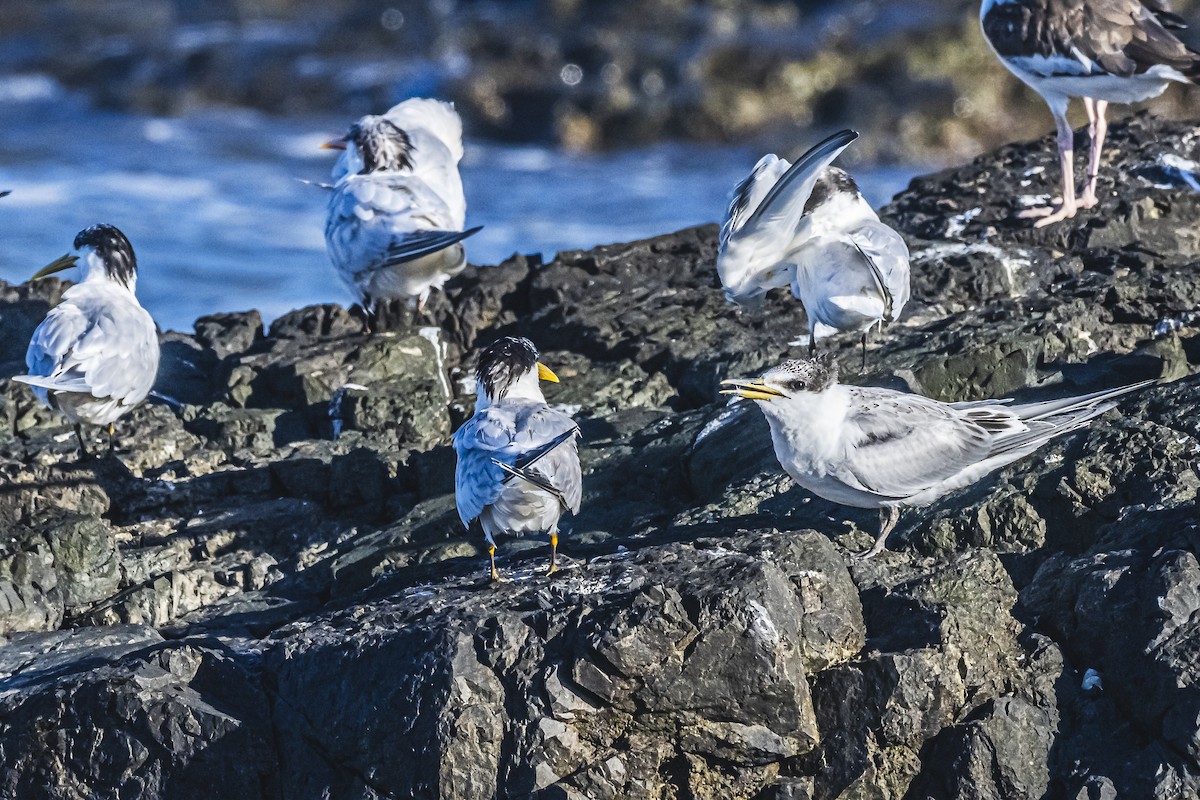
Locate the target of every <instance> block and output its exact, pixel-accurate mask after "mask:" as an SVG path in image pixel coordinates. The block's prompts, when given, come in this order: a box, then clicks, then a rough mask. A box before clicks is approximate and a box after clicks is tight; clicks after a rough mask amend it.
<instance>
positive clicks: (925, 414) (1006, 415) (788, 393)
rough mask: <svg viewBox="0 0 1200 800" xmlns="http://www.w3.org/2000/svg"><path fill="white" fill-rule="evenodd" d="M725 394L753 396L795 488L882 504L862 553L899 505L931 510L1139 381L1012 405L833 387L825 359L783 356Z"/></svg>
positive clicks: (883, 534)
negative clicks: (876, 527) (877, 525)
mask: <svg viewBox="0 0 1200 800" xmlns="http://www.w3.org/2000/svg"><path fill="white" fill-rule="evenodd" d="M722 383H724V384H726V385H728V386H729V387H731V388H729V389H726V390H723V392H722V393H723V394H731V395H736V396H738V397H744V398H747V399H750V400H755V401H757V403H758V406H759V408H761V409H762V411H763V414H764V415H765V416H766V418H767V423H768V424H769V425H770V427H771V441H772V443H773V444H774V446H775V456H776V458H778V459H779V463H780V465H781V466H782V467H783V469H784V471H785V472H787V474H788V475H789V476H791V478H792V480H794V481H795V482H796V483H797V484H799V485H800V486H802V487H803V488H805V489H807V490H808V491H810V492H812V493H813V494H815V495H817V496H819V497H823V498H825V499H826V500H830V501H832V502H834V503H841V504H842V505H847V506H853V507H855V508H878V509H880V530H879V536H878V537H877V538H876V540H875V545H874V547H872V548H871V549H870V550H868V551H867V552H866V553H864V554H863V557H864V558H870V557H872V556H874V555H876V554H877V553H879V552H880V551H882V550H883V549H884V542H885V541H886V540H887V536H888V534H889V533H891V531H892V529H893V528H894V527H895V526H896V522H897V521H898V520H899V519H900V509H901V508H904V507H910V506H927V505H929V504H931V503H933V502H934V501H935V500H937V499H938V498H940V497H942V496H943V495H946V494H949V493H950V492H953V491H954V490H956V489H961V488H963V487H964V486H969V485H970V484H972V483H975V482H976V481H977V480H979V479H980V478H982V477H984V476H985V475H987V474H988V473H990V472H993V471H994V470H996V469H999V468H1000V467H1002V466H1004V465H1006V464H1009V463H1011V462H1013V461H1016V460H1017V459H1019V458H1023V457H1025V456H1027V455H1029V454H1030V453H1032V452H1033V451H1034V450H1037V449H1038V448H1039V447H1041V446H1042V445H1044V444H1046V443H1047V442H1049V441H1050V440H1051V439H1053V438H1055V437H1057V436H1062V435H1063V434H1067V433H1070V432H1071V431H1075V430H1078V429H1080V428H1082V427H1084V426H1086V425H1087V424H1088V423H1089V422H1090V421H1091V420H1092V419H1094V418H1095V417H1097V416H1099V415H1101V414H1103V413H1104V412H1105V411H1107V410H1109V409H1110V408H1113V407H1114V406H1115V405H1116V403H1115V402H1113V401H1114V400H1115V399H1116V398H1118V397H1120V396H1122V395H1124V394H1128V393H1129V392H1133V391H1136V390H1138V389H1141V388H1142V387H1144V386H1148V385H1150V384H1151V383H1154V381H1143V382H1141V383H1135V384H1132V385H1130V386H1122V387H1120V388H1118V389H1109V390H1106V391H1102V392H1095V393H1093V394H1086V395H1081V396H1078V397H1066V398H1062V399H1060V400H1048V401H1046V402H1041V403H1026V404H1020V405H1013V404H1011V401H1009V400H979V401H974V402H965V403H943V402H940V401H938V400H933V399H930V398H928V397H922V396H921V395H917V394H905V393H903V392H897V391H893V390H891V389H878V388H871V387H863V386H845V385H843V384H840V383H838V373H837V365H836V364H835V363H834V362H833V360H832V359H831V358H825V357H822V358H815V359H804V360H797V361H786V362H784V363H783V364H781V365H780V366H778V367H775V368H774V369H771V370H769V371H768V372H767V373H766V374H764V375H763V376H762V377H761V378H757V379H749V380H727V381H722Z"/></svg>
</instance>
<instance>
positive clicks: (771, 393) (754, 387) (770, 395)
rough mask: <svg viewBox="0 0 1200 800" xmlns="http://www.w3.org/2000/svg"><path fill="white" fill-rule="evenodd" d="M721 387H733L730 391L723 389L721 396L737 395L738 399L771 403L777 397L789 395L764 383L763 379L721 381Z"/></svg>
mask: <svg viewBox="0 0 1200 800" xmlns="http://www.w3.org/2000/svg"><path fill="white" fill-rule="evenodd" d="M721 385H722V386H729V387H732V388H729V389H722V390H721V394H732V395H737V396H738V397H744V398H746V399H747V400H767V401H771V400H774V399H775V398H776V397H787V395H785V394H784V393H783V392H781V391H779V390H778V389H773V388H771V387H770V386H767V385H766V384H765V383H763V379H762V378H754V379H753V380H748V379H736V378H734V379H730V380H726V381H721Z"/></svg>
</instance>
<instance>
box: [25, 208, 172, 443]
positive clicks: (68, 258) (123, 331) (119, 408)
mask: <svg viewBox="0 0 1200 800" xmlns="http://www.w3.org/2000/svg"><path fill="white" fill-rule="evenodd" d="M74 249H75V251H76V252H77V253H78V255H71V254H69V253H68V254H67V255H64V256H62V257H61V258H59V259H56V260H55V261H53V262H51V263H50V264H47V265H46V266H45V267H43V268H42V269H41V270H39V271H38V272H37V274H35V275H34V276H33V278H31V280H37V279H38V278H42V277H45V276H47V275H52V274H54V273H56V272H62V271H63V270H66V269H70V268H71V267H74V266H76V264H77V263H78V265H79V268H80V272H81V273H82V280H80V282H79V283H77V284H75V285H74V286H72V287H71V288H69V289H67V290H66V291H65V292H63V296H62V302H61V303H59V304H58V305H57V306H55V307H54V308H53V309H51V310H50V313H49V314H47V315H46V318H45V319H44V320H43V321H42V323H41V324H40V325H38V327H37V330H35V331H34V333H33V338H32V339H31V340H30V341H29V349H28V351H27V352H26V353H25V367H26V369H28V370H29V372H28V374H26V375H17V376H15V377H14V378H13V380H15V381H20V382H21V383H27V384H29V385H30V386H32V387H33V391H34V394H36V395H37V397H38V399H40V400H41V401H42V402H43V403H45V404H46V405H48V406H50V407H51V408H56V409H58V410H59V411H61V412H62V413H63V415H64V416H66V418H67V419H68V420H70V421H71V422H72V423H73V424H74V425H75V435H76V437H77V438H78V439H79V449H80V450H81V451H82V453H83V455H84V456H87V454H88V452H87V446H86V445H85V444H84V441H83V433H82V431H81V423H84V422H86V423H89V424H91V425H107V426H108V444H109V451H110V452H111V451H112V433H113V427H112V424H113V423H114V422H115V421H116V420H117V419H119V418H120V417H122V416H124V415H125V414H126V413H128V412H129V410H130V409H132V408H133V407H134V406H136V405H138V404H139V403H141V402H142V401H143V400H145V399H146V395H147V394H149V393H150V389H151V387H153V386H154V379H155V377H156V376H157V374H158V357H159V350H158V332H157V330H156V328H155V326H154V320H153V319H151V318H150V314H148V313H147V312H146V309H144V308H142V306H141V304H140V303H138V299H137V295H136V294H135V290H136V288H137V259H136V258H135V257H134V255H133V247H132V246H131V245H130V244H129V240H128V239H126V238H125V234H123V233H121V231H119V230H117V229H116V228H114V227H113V226H112V225H93V226H92V227H90V228H87V229H85V230H82V231H80V232H79V234H78V235H77V236H76V237H75V242H74Z"/></svg>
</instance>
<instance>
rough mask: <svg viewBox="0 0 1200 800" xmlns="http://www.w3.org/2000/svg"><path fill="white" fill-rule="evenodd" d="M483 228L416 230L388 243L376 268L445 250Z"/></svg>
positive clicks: (413, 259)
mask: <svg viewBox="0 0 1200 800" xmlns="http://www.w3.org/2000/svg"><path fill="white" fill-rule="evenodd" d="M481 230H483V226H482V225H478V226H476V227H474V228H470V229H468V230H465V231H416V232H415V233H410V234H408V235H406V236H404V237H402V238H399V239H394V240H393V241H392V243H391V244H390V245H388V249H387V253H386V255H385V257H384V261H383V262H382V263H381V264H380V265H379V266H378V267H375V269H384V268H386V267H393V266H396V265H397V264H403V263H405V262H406V261H415V260H416V259H418V258H421V257H422V256H427V255H429V254H430V253H436V252H437V251H438V250H445V249H446V248H447V247H450V246H451V245H455V244H458V243H459V242H461V241H462V240H463V239H466V238H467V237H468V236H474V235H475V234H477V233H479V232H480V231H481Z"/></svg>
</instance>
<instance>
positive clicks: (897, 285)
mask: <svg viewBox="0 0 1200 800" xmlns="http://www.w3.org/2000/svg"><path fill="white" fill-rule="evenodd" d="M850 237H851V238H852V239H853V240H854V244H855V246H857V248H858V250H859V252H860V253H862V256H863V258H864V259H865V260H866V261H867V263H868V264H869V265H870V268H871V271H872V273H873V275H874V277H875V280H876V281H877V283H878V286H879V289H880V291H881V292H882V293H883V295H884V297H885V298H886V299H887V306H888V311H889V312H890V313H889V314H888V315H887V316H886V317H885V318H886V319H887V320H888V321H889V322H890V321H892V320H895V319H896V318H897V317H899V316H900V312H901V311H902V310H903V309H904V306H905V305H906V304H907V303H908V299H909V296H910V293H911V290H910V288H909V282H910V281H909V271H910V266H909V254H908V245H907V244H905V242H904V237H902V236H901V235H900V234H898V233H896V231H894V230H892V229H891V228H890V227H888V226H887V225H884V224H883V223H882V222H876V223H868V224H866V225H860V226H859V227H857V228H855V229H854V230H852V231H850Z"/></svg>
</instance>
